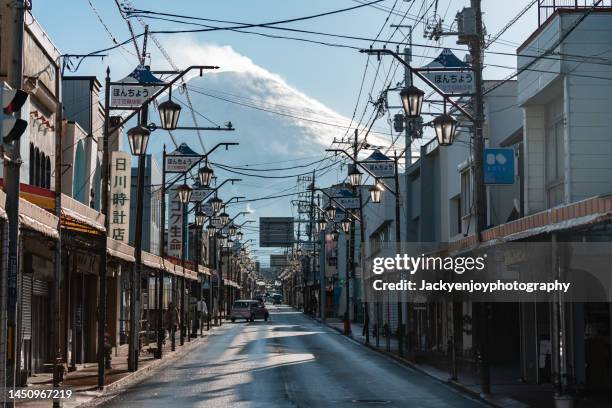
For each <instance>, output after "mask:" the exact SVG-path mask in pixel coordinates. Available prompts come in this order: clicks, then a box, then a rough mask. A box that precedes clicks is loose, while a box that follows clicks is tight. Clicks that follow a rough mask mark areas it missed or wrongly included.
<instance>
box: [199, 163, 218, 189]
mask: <svg viewBox="0 0 612 408" xmlns="http://www.w3.org/2000/svg"><path fill="white" fill-rule="evenodd" d="M214 174H215V172H214V171H213V169H211V168H210V166H209V165H208V161H207V162H206V163H204V167H200V169H199V170H198V178H199V179H200V185H201V186H202V187H208V186H209V185H210V181H211V180H212V177H213V175H214Z"/></svg>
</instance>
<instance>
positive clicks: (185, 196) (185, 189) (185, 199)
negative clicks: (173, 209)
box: [176, 183, 193, 204]
mask: <svg viewBox="0 0 612 408" xmlns="http://www.w3.org/2000/svg"><path fill="white" fill-rule="evenodd" d="M176 190H177V193H178V196H179V201H180V202H181V203H182V204H187V203H189V200H190V199H191V193H192V191H193V189H192V188H191V187H189V186H188V185H187V184H186V183H185V184H183V185H181V186H178V187H177V188H176Z"/></svg>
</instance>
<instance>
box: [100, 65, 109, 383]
mask: <svg viewBox="0 0 612 408" xmlns="http://www.w3.org/2000/svg"><path fill="white" fill-rule="evenodd" d="M109 100H110V68H106V83H105V87H104V135H103V149H102V168H101V169H100V179H101V182H100V184H101V187H100V191H101V194H100V199H101V203H100V208H101V209H102V214H104V216H105V217H104V219H105V222H104V224H105V225H104V226H105V229H104V231H103V232H102V234H101V238H100V240H101V242H100V244H101V247H102V252H101V253H100V265H99V271H98V275H99V283H100V293H99V294H98V296H99V298H98V388H100V389H102V388H104V360H105V355H104V332H105V331H106V261H107V256H106V239H107V231H108V228H109V225H110V220H109V217H108V204H109V203H108V178H109V174H108V172H109V162H110V160H109V159H110V157H109V137H110V117H109V115H110V110H109Z"/></svg>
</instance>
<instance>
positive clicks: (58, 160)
mask: <svg viewBox="0 0 612 408" xmlns="http://www.w3.org/2000/svg"><path fill="white" fill-rule="evenodd" d="M55 94H56V95H57V96H58V97H59V98H60V103H59V104H58V112H57V121H56V129H58V131H57V133H56V134H55V168H56V169H61V168H62V137H61V136H62V130H63V112H62V111H63V105H62V102H61V81H56V82H55ZM56 174H57V172H56ZM55 215H56V216H57V218H58V222H59V223H61V215H62V178H61V177H57V176H56V177H55ZM57 231H58V238H57V241H56V242H55V248H54V264H55V265H54V298H55V299H54V305H53V306H54V310H53V313H54V314H55V316H54V317H55V319H54V320H55V339H56V340H55V341H56V344H55V360H54V364H53V387H54V388H58V387H59V386H60V377H61V373H60V367H61V365H62V349H61V344H62V340H61V339H62V333H61V327H62V320H61V319H62V317H61V316H62V315H61V306H60V298H61V288H62V286H61V275H62V227H61V225H58V227H57ZM69 283H70V282H68V285H67V291H66V293H67V295H66V298H67V299H68V301H69V299H70V286H69ZM68 301H67V302H66V305H69V303H68ZM67 309H68V308H67ZM66 316H68V314H66ZM67 345H68V343H66V346H67ZM66 355H67V354H66ZM53 406H54V407H59V406H61V400H59V399H54V400H53Z"/></svg>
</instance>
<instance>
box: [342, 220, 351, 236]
mask: <svg viewBox="0 0 612 408" xmlns="http://www.w3.org/2000/svg"><path fill="white" fill-rule="evenodd" d="M340 225H341V227H342V231H344V233H345V234H348V233H349V232H351V220H350V219H349V218H345V219H343V220H342V222H341V223H340Z"/></svg>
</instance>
